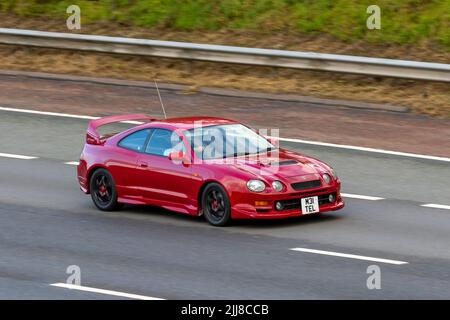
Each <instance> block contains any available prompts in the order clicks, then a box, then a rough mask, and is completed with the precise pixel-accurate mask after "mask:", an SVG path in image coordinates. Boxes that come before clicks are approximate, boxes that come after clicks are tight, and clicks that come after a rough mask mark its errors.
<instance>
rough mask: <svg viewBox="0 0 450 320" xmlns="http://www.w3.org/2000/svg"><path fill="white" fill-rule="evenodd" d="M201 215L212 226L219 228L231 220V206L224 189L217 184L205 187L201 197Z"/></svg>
mask: <svg viewBox="0 0 450 320" xmlns="http://www.w3.org/2000/svg"><path fill="white" fill-rule="evenodd" d="M202 209H203V214H204V216H205V218H206V221H208V222H209V223H210V224H212V225H213V226H217V227H221V226H224V225H226V224H227V223H228V222H229V221H230V219H231V205H230V200H229V199H228V195H227V192H226V191H225V189H224V188H223V187H222V186H221V185H220V184H217V183H211V184H209V185H207V186H206V188H205V190H204V191H203V195H202Z"/></svg>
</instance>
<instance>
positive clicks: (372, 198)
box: [341, 193, 384, 201]
mask: <svg viewBox="0 0 450 320" xmlns="http://www.w3.org/2000/svg"><path fill="white" fill-rule="evenodd" d="M341 196H343V197H344V198H353V199H361V200H370V201H377V200H384V198H380V197H373V196H363V195H360V194H351V193H341Z"/></svg>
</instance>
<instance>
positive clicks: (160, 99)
mask: <svg viewBox="0 0 450 320" xmlns="http://www.w3.org/2000/svg"><path fill="white" fill-rule="evenodd" d="M153 81H155V87H156V91H158V97H159V102H161V107H162V110H163V112H164V119H167V114H166V109H164V103H163V101H162V98H161V93H160V92H159V88H158V83H157V82H156V79H154V80H153Z"/></svg>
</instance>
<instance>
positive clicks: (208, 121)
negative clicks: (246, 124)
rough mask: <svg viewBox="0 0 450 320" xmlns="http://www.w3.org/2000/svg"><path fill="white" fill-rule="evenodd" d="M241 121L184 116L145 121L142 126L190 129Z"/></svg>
mask: <svg viewBox="0 0 450 320" xmlns="http://www.w3.org/2000/svg"><path fill="white" fill-rule="evenodd" d="M235 123H239V122H237V121H234V120H230V119H223V118H215V117H183V118H169V119H165V120H154V121H152V122H149V123H145V124H143V125H142V126H140V128H152V127H158V126H160V127H161V128H171V129H174V130H175V129H184V130H189V129H192V128H194V127H197V128H198V127H208V126H215V125H224V124H235Z"/></svg>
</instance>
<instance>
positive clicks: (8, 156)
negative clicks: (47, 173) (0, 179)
mask: <svg viewBox="0 0 450 320" xmlns="http://www.w3.org/2000/svg"><path fill="white" fill-rule="evenodd" d="M0 157H2V158H13V159H21V160H33V159H38V157H33V156H23V155H20V154H11V153H0Z"/></svg>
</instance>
